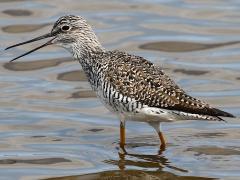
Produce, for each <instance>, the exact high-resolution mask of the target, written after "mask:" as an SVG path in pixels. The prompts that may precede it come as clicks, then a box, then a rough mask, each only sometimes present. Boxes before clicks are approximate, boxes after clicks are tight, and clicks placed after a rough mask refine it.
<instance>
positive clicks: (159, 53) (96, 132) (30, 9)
mask: <svg viewBox="0 0 240 180" xmlns="http://www.w3.org/2000/svg"><path fill="white" fill-rule="evenodd" d="M66 14H74V15H80V16H83V17H84V18H86V19H87V20H88V22H89V23H90V24H91V25H92V26H93V28H94V30H95V32H96V33H97V35H98V37H99V39H100V41H101V42H102V44H103V45H104V46H105V47H106V48H107V49H109V50H114V49H118V50H122V51H127V52H129V53H132V54H135V55H140V56H143V57H145V58H146V59H148V60H150V61H152V62H154V63H156V64H158V65H159V66H161V67H162V68H163V69H164V71H165V72H166V73H167V74H168V75H170V76H171V77H172V78H173V79H174V80H175V81H176V82H177V83H178V84H179V85H180V86H181V87H182V88H184V89H185V90H186V91H187V92H188V93H189V94H191V95H193V96H197V97H199V98H201V99H202V100H205V101H207V102H209V103H210V104H212V105H213V106H216V107H218V108H221V109H223V110H225V111H228V112H230V113H233V114H234V115H236V116H239V115H240V110H239V108H240V72H239V71H240V51H239V49H240V44H239V41H240V1H238V0H228V1H225V0H202V1H198V0H149V1H143V0H142V1H141V0H129V1H126V0H123V1H112V0H111V1H106V0H105V1H98V0H90V1H81V0H51V1H50V0H35V1H31V0H1V1H0V40H1V43H0V49H1V55H0V58H1V61H0V92H1V93H0V113H1V115H0V137H1V138H0V174H1V175H0V179H4V180H5V179H46V178H56V179H70V178H72V179H88V180H93V179H114V180H115V179H118V180H119V179H130V180H131V179H149V180H152V179H154V180H156V179H181V180H183V179H189V180H195V179H202V180H204V179H212V178H213V179H215V178H216V179H231V180H233V179H236V180H237V179H239V178H240V167H239V164H240V156H239V155H240V146H239V144H240V131H239V127H240V124H239V118H236V119H229V121H228V123H222V122H199V121H183V122H176V123H165V124H163V131H164V133H165V135H166V138H167V140H168V142H169V143H168V147H167V149H166V150H165V151H164V152H158V147H159V142H158V137H157V136H156V134H155V132H154V131H153V129H152V128H151V127H149V126H148V125H147V124H144V123H137V122H127V151H128V152H129V155H126V156H119V155H118V141H119V121H118V119H117V118H116V117H115V116H113V115H112V114H111V113H109V112H108V111H107V110H106V109H105V108H104V107H103V105H102V104H101V103H100V102H99V100H98V99H97V98H96V97H95V95H94V93H92V91H91V89H90V86H89V84H88V83H87V81H86V77H85V76H84V73H83V71H82V68H81V66H80V65H79V64H78V62H77V61H74V60H73V59H72V58H71V55H70V54H69V53H68V52H66V51H65V50H64V49H60V48H57V47H54V46H51V47H48V48H44V49H41V50H40V51H38V52H35V53H33V54H30V55H28V56H26V57H24V58H22V59H19V60H17V61H16V62H14V63H9V60H11V58H13V57H16V56H17V55H20V54H22V53H24V52H26V51H28V50H30V49H32V48H33V47H36V46H38V45H39V44H40V43H41V42H36V43H34V44H29V45H25V46H21V47H18V48H15V49H14V50H9V51H6V52H4V51H3V50H4V48H6V47H7V46H9V45H12V44H15V43H18V42H21V41H24V40H28V39H31V38H33V37H36V36H39V35H42V34H45V33H47V32H49V31H50V30H51V28H52V25H53V23H54V22H55V21H56V20H57V19H58V18H59V17H60V16H62V15H66ZM200 177H201V178H200Z"/></svg>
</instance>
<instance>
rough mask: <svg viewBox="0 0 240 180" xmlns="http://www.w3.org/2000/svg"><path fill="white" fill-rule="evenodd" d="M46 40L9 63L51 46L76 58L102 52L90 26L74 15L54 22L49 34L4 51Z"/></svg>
mask: <svg viewBox="0 0 240 180" xmlns="http://www.w3.org/2000/svg"><path fill="white" fill-rule="evenodd" d="M46 38H49V39H50V40H49V41H47V42H46V43H44V44H43V45H41V46H39V47H37V48H35V49H32V50H31V51H28V52H26V53H24V54H22V55H20V56H18V57H16V58H14V59H12V60H11V61H15V60H16V59H18V58H21V57H23V56H25V55H27V54H30V53H32V52H34V51H36V50H38V49H41V48H43V47H45V46H48V45H52V44H54V45H58V46H61V47H63V48H65V49H67V50H68V51H70V52H71V53H73V55H74V56H76V54H77V55H78V54H81V53H89V52H86V51H97V50H102V47H101V44H100V43H99V41H98V39H97V37H96V35H95V33H94V32H93V30H92V28H91V26H90V25H89V24H88V23H87V22H86V20H85V19H83V18H82V17H80V16H74V15H67V16H63V17H60V18H59V19H58V20H57V21H56V22H55V24H54V26H53V28H52V30H51V32H50V33H47V34H45V35H42V36H39V37H36V38H34V39H31V40H28V41H25V42H21V43H18V44H15V45H12V46H9V47H7V48H6V50H7V49H11V48H13V47H17V46H20V45H24V44H28V43H31V42H34V41H39V40H41V39H46Z"/></svg>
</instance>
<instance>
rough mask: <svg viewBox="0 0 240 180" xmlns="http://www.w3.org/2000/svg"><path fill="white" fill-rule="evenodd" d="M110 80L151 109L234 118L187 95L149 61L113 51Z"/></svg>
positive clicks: (121, 90)
mask: <svg viewBox="0 0 240 180" xmlns="http://www.w3.org/2000/svg"><path fill="white" fill-rule="evenodd" d="M110 54H111V57H109V58H110V59H111V60H110V61H109V62H108V68H107V71H106V80H107V81H109V82H110V83H111V84H112V85H113V87H114V88H115V89H116V90H117V91H118V92H120V93H122V94H123V95H125V96H128V97H130V98H133V99H135V100H137V101H139V102H141V103H142V104H144V105H148V106H149V107H159V108H166V109H172V110H178V111H183V112H189V113H197V114H205V115H211V116H230V117H231V116H232V115H231V114H229V113H226V112H223V111H221V110H218V109H215V108H211V107H210V106H209V105H208V104H207V103H205V102H203V101H200V100H198V99H196V98H193V97H191V96H189V95H187V94H186V93H185V92H184V91H183V90H182V89H181V88H180V87H179V86H177V85H176V84H175V83H174V82H173V81H172V80H171V79H170V78H169V77H168V76H167V75H166V74H164V72H163V71H162V70H161V69H160V68H159V67H157V66H155V65H154V64H153V63H151V62H149V61H147V60H146V59H144V58H142V57H139V56H133V55H129V54H126V53H123V52H119V51H113V52H112V53H110Z"/></svg>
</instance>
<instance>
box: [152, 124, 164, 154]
mask: <svg viewBox="0 0 240 180" xmlns="http://www.w3.org/2000/svg"><path fill="white" fill-rule="evenodd" d="M149 125H150V126H152V127H153V128H154V129H155V130H156V131H157V133H158V137H159V140H160V143H161V145H160V151H164V150H165V149H166V141H165V138H164V136H163V133H162V131H161V128H160V123H159V122H150V123H149Z"/></svg>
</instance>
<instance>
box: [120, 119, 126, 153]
mask: <svg viewBox="0 0 240 180" xmlns="http://www.w3.org/2000/svg"><path fill="white" fill-rule="evenodd" d="M124 146H125V122H124V121H122V120H121V121H120V147H121V148H122V149H124Z"/></svg>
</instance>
